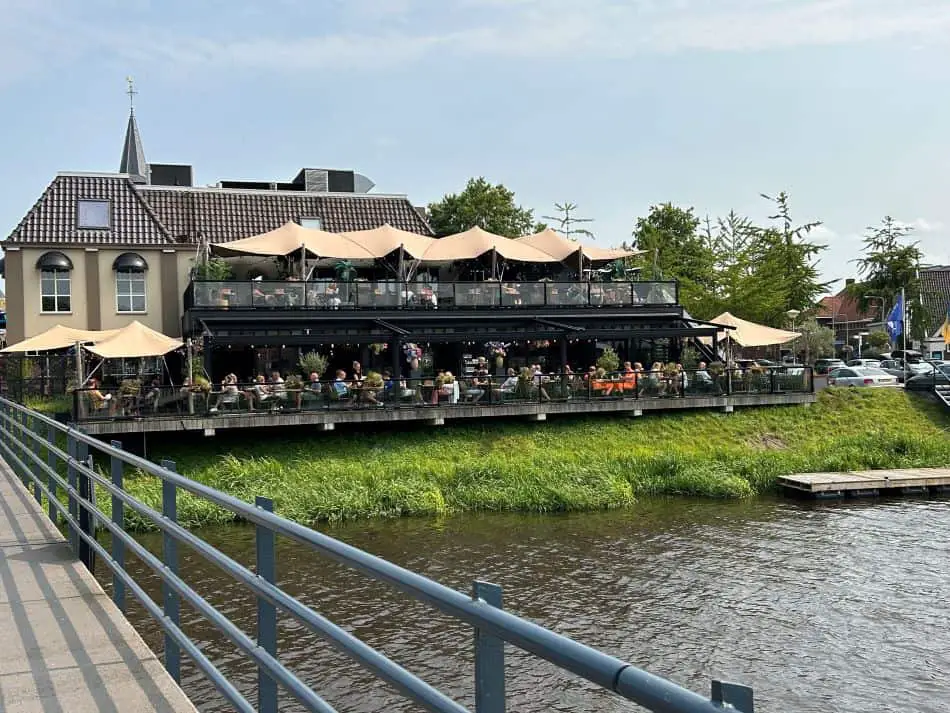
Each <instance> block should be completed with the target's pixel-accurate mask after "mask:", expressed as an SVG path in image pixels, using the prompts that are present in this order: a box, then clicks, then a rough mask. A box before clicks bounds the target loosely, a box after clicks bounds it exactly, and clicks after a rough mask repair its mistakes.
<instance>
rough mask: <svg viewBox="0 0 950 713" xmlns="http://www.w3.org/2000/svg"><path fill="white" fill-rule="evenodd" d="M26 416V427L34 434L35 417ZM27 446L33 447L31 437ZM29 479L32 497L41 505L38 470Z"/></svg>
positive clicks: (41, 490) (41, 497)
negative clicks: (31, 486) (31, 482)
mask: <svg viewBox="0 0 950 713" xmlns="http://www.w3.org/2000/svg"><path fill="white" fill-rule="evenodd" d="M27 418H28V419H29V420H28V422H27V423H28V426H27V428H29V429H30V433H32V434H34V435H36V429H37V421H36V419H34V418H33V417H32V416H27ZM27 448H29V449H30V450H32V449H33V448H34V442H33V439H32V438H31V439H30V442H29V444H27ZM35 467H36V466H35V464H34V465H31V466H30V469H31V470H32V469H33V468H35ZM30 480H32V481H33V498H34V499H35V500H36V502H38V503H39V504H40V506H42V505H43V489H42V488H41V487H40V474H39V473H38V472H37V473H35V474H34V476H33V477H31V478H30Z"/></svg>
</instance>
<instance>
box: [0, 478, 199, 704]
mask: <svg viewBox="0 0 950 713" xmlns="http://www.w3.org/2000/svg"><path fill="white" fill-rule="evenodd" d="M195 711H196V709H195V707H194V706H193V705H192V704H191V702H190V701H189V700H188V698H187V697H186V696H185V694H184V693H182V691H181V689H180V688H179V687H178V686H177V684H175V682H174V681H173V680H172V679H171V677H170V676H169V675H168V673H167V672H166V671H165V669H164V668H163V667H162V664H161V661H160V660H159V659H158V657H157V656H156V655H155V654H154V653H153V652H152V651H151V649H149V648H148V646H146V645H145V642H144V641H142V639H141V637H139V635H138V634H137V633H136V632H135V630H134V629H133V628H132V626H131V625H130V624H129V622H128V621H127V620H126V619H125V617H124V616H123V615H122V614H121V613H120V612H119V610H118V609H117V608H116V606H115V605H114V604H113V603H112V600H111V599H110V598H109V597H108V596H107V595H106V594H105V593H104V592H103V591H102V588H101V587H100V586H99V583H98V582H97V581H96V580H95V578H94V577H93V576H92V574H90V573H89V572H88V571H87V570H86V568H85V567H83V566H82V565H81V564H80V563H79V561H78V560H77V559H76V558H75V557H74V556H73V553H72V551H71V550H70V549H69V547H68V545H67V544H66V541H65V540H64V539H63V536H62V535H61V534H60V532H59V530H58V529H57V528H56V527H55V526H54V525H53V524H52V523H51V522H50V521H49V519H48V518H47V517H46V515H45V514H44V513H43V511H42V510H41V509H40V508H39V506H38V505H37V503H36V501H35V500H33V499H32V498H31V497H30V495H29V493H28V492H27V490H26V488H25V487H24V486H23V484H22V483H21V481H20V480H19V478H17V477H16V475H14V474H13V472H12V471H11V470H10V468H9V466H8V465H7V464H6V463H5V462H3V461H2V460H0V712H3V713H7V712H9V713H139V712H141V713H195Z"/></svg>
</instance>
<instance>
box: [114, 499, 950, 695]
mask: <svg viewBox="0 0 950 713" xmlns="http://www.w3.org/2000/svg"><path fill="white" fill-rule="evenodd" d="M329 531H330V532H331V534H333V535H334V536H336V537H339V538H341V539H343V540H345V541H347V542H349V543H351V544H354V545H356V546H359V547H362V548H364V549H367V550H369V551H371V552H373V553H375V554H378V555H380V556H382V557H385V558H387V559H389V560H392V561H394V562H396V563H398V564H401V565H403V566H406V567H409V568H411V569H413V570H416V571H419V572H422V573H425V574H427V575H428V576H430V577H433V578H435V579H437V580H439V581H441V582H443V583H445V584H448V585H449V586H452V587H455V588H457V589H461V590H464V591H468V590H469V588H470V586H471V581H472V580H473V579H475V578H481V579H487V580H490V581H493V582H496V583H498V584H501V585H502V586H503V587H504V588H505V605H506V608H508V609H510V610H512V611H514V612H516V613H518V614H521V615H523V616H526V617H529V618H531V619H533V620H535V621H537V622H539V623H541V624H543V625H546V626H549V627H551V628H553V629H555V630H556V631H559V632H560V633H563V634H566V635H568V636H571V637H574V638H576V639H578V640H579V641H582V642H584V643H587V644H590V645H592V646H595V647H597V648H600V649H602V650H604V651H606V652H608V653H611V654H614V655H616V656H619V657H621V658H625V659H627V660H629V661H631V662H632V663H634V664H636V665H639V666H642V667H645V668H647V669H648V670H650V671H652V672H654V673H657V674H660V675H663V676H667V677H670V678H672V679H674V680H676V681H677V682H679V683H681V684H683V685H686V686H688V687H690V688H692V689H694V690H697V691H700V692H704V693H705V692H707V691H708V687H709V681H710V679H711V678H713V677H719V678H725V679H729V680H735V681H740V682H743V683H749V684H751V685H753V686H754V687H755V693H756V699H757V704H756V710H760V711H768V710H788V711H799V712H802V713H809V712H812V711H814V712H815V713H817V712H818V711H821V712H822V713H825V712H826V711H892V710H893V711H898V710H900V711H907V710H914V711H922V712H925V713H929V712H931V711H933V712H936V711H938V710H944V709H945V708H944V704H945V702H946V701H947V700H950V683H948V682H947V678H948V673H950V663H948V657H947V656H946V652H947V651H950V627H948V626H947V625H946V622H945V611H944V604H943V602H944V600H945V596H946V592H947V584H946V583H947V581H948V580H950V561H948V558H947V551H948V545H947V542H948V541H950V503H948V502H947V501H926V500H895V501H885V502H874V503H870V502H866V503H853V504H852V503H844V504H836V505H821V506H811V505H808V504H801V503H795V502H789V501H781V500H755V501H750V502H742V503H720V502H707V501H692V500H691V501H683V500H660V501H653V502H647V503H643V504H641V505H638V506H637V507H634V508H630V509H627V510H622V511H615V512H603V513H594V514H589V513H588V514H572V515H559V516H525V515H485V516H466V517H457V518H450V519H445V520H438V521H426V520H398V521H382V522H369V523H355V524H351V525H346V526H342V527H336V528H332V529H330V530H329ZM203 534H204V535H205V536H206V537H207V538H208V539H209V540H211V541H212V542H214V543H215V544H216V545H217V546H219V547H220V548H222V549H223V550H225V551H226V552H228V553H229V554H231V555H232V556H235V557H236V558H238V559H240V560H241V561H242V562H245V563H251V562H252V561H253V555H254V543H253V530H251V529H250V528H246V527H232V528H222V529H220V530H209V531H204V532H203ZM145 542H146V543H147V544H148V545H149V547H150V548H151V549H153V550H155V551H158V550H159V548H160V541H159V540H158V539H157V538H146V540H145ZM278 558H279V562H280V567H279V577H280V579H281V583H282V585H283V586H284V587H285V588H286V589H287V590H288V591H289V592H291V593H293V594H295V595H297V596H299V597H300V598H301V599H303V600H305V601H306V602H308V603H309V604H311V605H312V606H314V607H315V608H316V609H317V610H318V611H320V612H321V613H323V614H325V615H327V616H329V617H330V618H331V619H333V620H334V621H336V622H338V623H341V624H343V625H344V626H346V627H347V628H348V629H349V630H350V631H352V632H353V633H354V634H356V635H357V636H359V637H360V638H362V639H364V640H365V641H367V642H368V643H369V644H371V645H373V646H375V647H378V648H380V649H381V650H382V651H384V652H385V653H386V654H388V655H389V656H391V657H392V658H394V659H395V660H397V661H398V662H400V663H402V664H403V665H405V666H406V667H407V668H409V669H410V670H412V671H413V672H415V673H417V674H419V675H420V676H422V677H423V678H425V679H426V680H428V681H429V682H430V683H433V684H434V685H437V686H438V687H439V688H441V689H442V690H444V691H446V692H447V693H449V694H450V695H453V696H454V697H456V698H457V699H458V700H459V701H460V702H462V703H463V704H465V705H467V706H470V707H471V706H472V703H473V702H472V675H473V673H472V672H473V663H472V650H471V649H472V644H471V638H472V636H471V631H470V630H468V629H466V628H465V627H463V626H460V625H458V624H456V623H454V622H452V621H451V620H448V619H447V618H445V617H443V616H441V615H439V614H437V613H435V612H433V611H432V610H431V609H429V608H428V607H424V606H422V605H419V604H416V603H413V602H411V601H409V600H408V599H407V598H406V597H404V596H402V595H400V594H398V593H395V592H394V591H392V590H391V589H389V588H387V587H385V586H383V585H378V584H374V583H372V582H369V581H367V580H366V579H365V578H363V577H362V576H360V575H357V574H355V573H353V572H351V571H349V570H345V569H343V568H341V567H339V566H337V565H334V564H333V563H330V562H328V561H326V560H323V559H321V558H319V557H316V556H314V555H312V554H310V553H309V552H307V551H304V550H302V549H301V548H299V547H296V546H294V545H291V544H289V543H281V544H280V548H279V554H278ZM182 569H183V571H184V572H186V574H187V577H188V579H189V581H190V582H192V583H193V584H194V586H195V589H196V590H198V591H199V592H200V593H202V594H204V595H205V596H207V597H208V598H209V599H211V600H212V601H213V602H214V603H215V604H216V605H217V606H219V608H220V609H221V610H222V611H223V612H224V613H226V614H227V615H228V616H230V617H232V618H233V619H234V620H235V621H236V622H238V623H239V624H240V625H241V626H243V627H244V628H245V630H246V631H248V632H250V633H253V627H254V613H255V609H254V602H253V600H252V599H251V598H250V597H248V596H247V594H246V593H245V592H244V591H243V590H241V589H240V588H238V587H237V586H235V585H234V584H233V583H232V582H231V581H230V580H228V579H227V578H226V577H224V576H223V575H219V574H218V572H217V571H216V570H212V569H210V568H209V567H208V566H207V565H206V564H204V563H203V562H201V561H200V560H197V558H194V557H186V558H185V560H184V561H183V564H182ZM151 591H153V592H155V593H156V594H157V588H156V585H155V583H154V582H152V584H151ZM189 614H191V616H189ZM132 615H133V617H140V616H141V612H140V610H138V609H137V608H135V607H133V611H132ZM184 616H185V618H186V629H187V630H188V631H189V632H190V633H192V634H193V635H195V636H197V637H199V638H200V640H202V641H203V642H205V643H204V648H205V650H206V651H209V652H210V653H211V654H212V656H213V658H214V660H215V661H217V662H220V663H221V666H222V668H224V669H225V670H226V671H227V672H228V673H229V674H230V675H232V676H233V677H234V678H235V679H236V680H237V683H238V685H239V687H240V688H241V689H242V690H245V691H246V692H247V695H248V696H249V697H250V699H251V700H254V699H255V696H256V694H255V681H256V670H255V669H254V667H252V666H249V665H248V664H247V663H246V662H245V661H244V660H243V658H242V657H241V656H240V655H239V654H237V652H235V651H234V649H233V647H232V646H230V645H229V644H227V643H226V642H225V641H224V640H223V639H222V638H221V637H220V636H218V635H217V634H216V632H215V631H213V630H211V629H209V627H208V626H207V625H206V624H204V623H203V622H201V621H200V620H198V619H197V617H195V616H194V615H193V614H192V613H190V612H188V611H187V608H186V609H185V614H184ZM146 636H147V638H148V639H149V643H150V644H152V645H153V646H155V647H156V648H160V647H161V643H160V642H161V637H160V636H159V635H158V633H157V631H156V629H155V627H154V626H152V625H148V626H147V635H146ZM280 650H281V655H282V660H283V661H284V662H285V664H286V665H288V666H289V667H290V668H291V669H292V670H294V671H295V672H297V673H298V675H300V676H301V677H302V678H304V679H305V680H306V681H307V682H308V683H311V684H312V685H314V686H315V687H316V689H317V690H318V691H319V692H320V693H321V694H322V695H324V696H325V697H326V698H327V699H328V700H329V701H330V702H331V703H332V704H334V705H335V706H337V707H338V709H339V710H340V711H351V712H354V713H355V712H363V711H382V710H386V711H403V710H405V711H408V710H416V709H415V708H414V707H413V706H411V705H410V704H408V703H407V702H405V701H404V700H402V699H401V698H399V697H398V696H397V695H396V694H395V693H394V692H392V691H391V690H390V689H388V688H387V687H386V686H384V685H382V684H380V683H378V682H376V681H375V680H374V679H372V677H370V676H368V675H367V674H365V673H364V672H363V671H362V669H360V668H359V667H357V666H355V665H354V664H352V663H350V662H349V661H348V660H347V659H345V658H344V657H342V656H341V655H340V654H338V653H336V652H335V651H333V650H331V649H330V648H329V647H328V646H327V645H326V644H324V643H323V642H321V641H319V640H317V639H316V638H315V637H314V636H312V635H310V634H309V633H308V632H306V631H304V630H303V628H302V627H300V626H297V625H294V624H293V623H292V622H290V621H288V620H286V618H285V619H284V620H283V621H282V624H281V640H280ZM508 664H509V665H508V690H509V697H510V703H509V710H512V711H527V712H531V711H539V712H540V711H568V710H570V711H627V710H634V709H635V707H634V706H632V705H630V704H628V703H626V702H624V701H619V700H617V699H616V698H614V697H611V696H609V695H608V694H605V693H603V692H601V691H598V690H595V689H594V688H593V687H591V686H587V685H584V684H581V683H579V682H578V681H577V680H575V679H573V678H571V677H568V676H565V675H563V674H561V673H560V672H558V671H556V670H555V669H553V667H551V666H549V665H547V664H545V663H543V662H538V661H537V660H535V659H533V658H531V657H527V656H524V655H521V654H520V653H519V652H516V651H514V650H512V649H511V648H510V647H509V649H508ZM184 685H185V687H186V690H187V691H188V693H189V694H190V695H191V696H192V697H193V698H194V700H195V701H196V702H197V703H198V704H199V707H200V708H201V709H202V710H205V711H222V710H228V707H227V706H226V704H224V703H223V702H222V701H221V700H220V699H219V698H218V697H217V695H216V694H215V692H214V691H213V689H212V688H211V687H210V685H209V684H208V683H207V682H206V681H205V680H204V679H203V677H202V676H201V675H200V674H198V673H196V672H194V671H193V670H192V669H189V670H188V671H187V672H186V678H185V682H184ZM281 710H287V711H291V710H299V707H296V706H295V705H294V702H293V701H291V700H289V698H285V699H284V701H283V703H282V708H281Z"/></svg>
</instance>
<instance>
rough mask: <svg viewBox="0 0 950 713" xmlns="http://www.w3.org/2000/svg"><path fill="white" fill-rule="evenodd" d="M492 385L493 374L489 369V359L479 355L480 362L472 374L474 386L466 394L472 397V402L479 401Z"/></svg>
mask: <svg viewBox="0 0 950 713" xmlns="http://www.w3.org/2000/svg"><path fill="white" fill-rule="evenodd" d="M490 386H491V374H490V373H489V371H488V360H487V359H485V357H478V364H476V365H475V372H474V373H473V374H472V388H471V389H469V390H468V391H467V392H466V396H469V397H470V398H471V399H472V403H478V402H479V401H481V400H482V397H483V396H484V395H485V393H486V392H487V391H488V389H489V387H490Z"/></svg>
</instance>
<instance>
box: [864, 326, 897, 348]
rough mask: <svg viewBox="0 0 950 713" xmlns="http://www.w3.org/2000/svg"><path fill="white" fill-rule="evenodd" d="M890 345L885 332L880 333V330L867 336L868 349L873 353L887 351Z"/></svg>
mask: <svg viewBox="0 0 950 713" xmlns="http://www.w3.org/2000/svg"><path fill="white" fill-rule="evenodd" d="M890 344H891V340H890V338H889V337H888V336H887V332H882V331H881V330H880V329H878V330H875V331H873V332H871V333H870V334H869V335H868V349H873V350H874V351H877V352H880V351H883V350H885V349H887V348H888V347H889V346H890Z"/></svg>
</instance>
